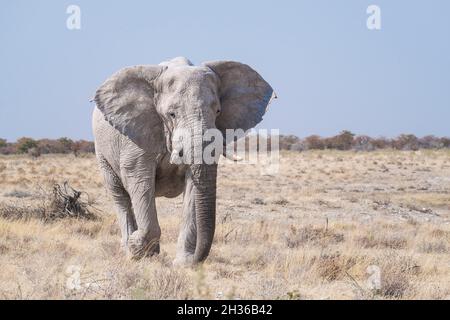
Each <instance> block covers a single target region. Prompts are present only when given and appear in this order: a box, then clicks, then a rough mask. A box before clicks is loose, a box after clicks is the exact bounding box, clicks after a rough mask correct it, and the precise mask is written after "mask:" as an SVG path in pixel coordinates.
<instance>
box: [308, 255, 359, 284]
mask: <svg viewBox="0 0 450 320" xmlns="http://www.w3.org/2000/svg"><path fill="white" fill-rule="evenodd" d="M312 263H313V264H314V268H315V270H316V272H317V273H318V275H319V276H320V277H321V278H323V279H325V280H327V281H335V280H341V279H343V278H344V277H345V276H346V274H347V271H348V270H349V269H350V268H352V267H353V266H354V265H355V264H356V258H354V257H347V256H342V255H341V254H340V253H339V252H336V253H332V254H323V255H321V256H319V257H317V258H314V259H312Z"/></svg>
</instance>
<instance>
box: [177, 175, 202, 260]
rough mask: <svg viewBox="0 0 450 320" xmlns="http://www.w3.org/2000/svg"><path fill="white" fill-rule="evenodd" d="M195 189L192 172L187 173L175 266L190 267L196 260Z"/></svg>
mask: <svg viewBox="0 0 450 320" xmlns="http://www.w3.org/2000/svg"><path fill="white" fill-rule="evenodd" d="M193 188H194V184H193V182H192V179H191V176H190V171H188V173H186V182H185V189H184V195H183V216H182V221H181V227H180V234H179V236H178V243H177V255H176V258H175V261H174V264H179V265H189V264H192V263H193V260H194V252H195V245H196V242H197V227H196V223H195V202H194V196H193V192H194V190H193Z"/></svg>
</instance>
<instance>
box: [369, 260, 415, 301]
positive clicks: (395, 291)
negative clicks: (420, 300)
mask: <svg viewBox="0 0 450 320" xmlns="http://www.w3.org/2000/svg"><path fill="white" fill-rule="evenodd" d="M375 265H378V266H379V267H380V271H381V289H380V290H379V291H378V293H379V294H380V295H382V296H383V297H385V298H390V299H401V298H403V297H404V296H406V295H407V294H412V293H413V291H414V289H415V287H414V285H413V281H412V280H413V277H414V276H417V275H418V274H419V273H420V272H421V271H420V266H418V265H417V263H416V262H415V261H414V260H413V258H412V257H409V256H401V255H398V254H396V253H394V252H389V253H387V254H385V255H383V256H382V257H380V258H379V259H378V260H377V261H376V262H375Z"/></svg>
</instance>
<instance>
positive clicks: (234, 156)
mask: <svg viewBox="0 0 450 320" xmlns="http://www.w3.org/2000/svg"><path fill="white" fill-rule="evenodd" d="M223 156H224V157H225V158H227V159H229V160H231V161H234V162H239V161H242V160H244V159H243V158H242V157H240V156H238V155H237V154H235V153H232V154H228V153H227V152H226V150H224V151H223Z"/></svg>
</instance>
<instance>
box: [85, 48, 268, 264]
mask: <svg viewBox="0 0 450 320" xmlns="http://www.w3.org/2000/svg"><path fill="white" fill-rule="evenodd" d="M275 97H276V96H275V93H274V91H273V89H272V87H271V86H270V85H269V84H268V83H267V82H266V81H265V80H264V79H263V78H262V77H261V76H260V75H259V74H258V73H257V72H256V71H255V70H253V69H252V68H251V67H249V66H248V65H245V64H243V63H239V62H234V61H211V62H204V63H202V64H201V65H197V66H196V65H193V64H192V63H191V62H190V61H189V60H188V59H186V58H183V57H178V58H175V59H172V60H170V61H165V62H162V63H160V64H158V65H138V66H132V67H126V68H124V69H121V70H119V71H118V72H117V73H115V74H114V75H112V76H111V77H110V78H108V79H107V80H106V81H105V82H104V83H103V84H102V85H101V86H100V87H99V88H98V89H97V91H96V93H95V97H94V99H93V100H94V102H95V107H94V111H93V117H92V128H93V133H94V138H95V153H96V158H97V162H98V164H99V168H100V171H101V172H102V175H103V180H104V184H105V186H106V189H107V191H108V193H109V194H110V196H111V198H112V200H113V204H114V207H115V209H116V210H117V219H118V223H119V226H120V231H121V235H122V240H121V246H122V247H123V248H124V250H125V251H126V253H127V255H129V256H131V258H134V259H140V258H142V257H144V256H152V255H155V254H158V253H159V251H160V244H159V242H160V236H161V229H160V226H159V223H158V217H157V213H156V206H155V197H161V196H163V197H168V198H174V197H176V196H178V195H180V194H181V193H183V208H182V221H181V227H180V232H179V237H178V240H177V249H176V257H175V260H174V263H175V264H182V265H194V264H197V263H200V262H202V261H204V260H205V259H206V257H207V256H208V254H209V252H210V249H211V245H212V242H213V238H214V231H215V216H216V180H217V163H216V162H215V163H212V164H211V163H204V162H201V163H194V162H192V159H185V158H184V157H187V154H188V152H187V151H190V150H191V149H192V148H193V145H194V146H195V147H197V148H200V149H202V148H204V147H205V142H204V141H203V139H202V137H201V136H200V135H199V134H198V133H196V134H193V136H191V138H192V139H191V143H189V144H188V143H185V142H184V141H183V140H182V139H179V140H178V139H177V140H176V141H175V139H174V136H175V135H174V132H175V131H176V129H179V128H187V129H190V128H194V127H196V128H200V129H201V130H200V132H205V130H208V129H217V130H218V131H219V132H220V133H222V134H224V135H225V132H226V130H227V129H237V128H240V129H243V130H244V131H246V130H248V129H250V128H253V127H255V126H256V125H257V124H258V123H259V122H260V121H261V120H262V118H263V115H264V114H265V112H266V110H267V107H268V105H269V103H270V102H271V100H272V99H273V98H275ZM197 131H198V130H197ZM190 132H191V131H190ZM185 140H188V139H185ZM202 150H203V149H202ZM219 156H220V155H219ZM188 158H189V157H188ZM177 160H178V161H177ZM179 160H183V161H181V162H180V161H179Z"/></svg>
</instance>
